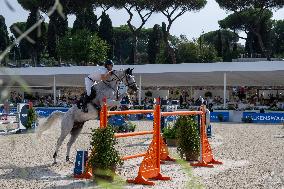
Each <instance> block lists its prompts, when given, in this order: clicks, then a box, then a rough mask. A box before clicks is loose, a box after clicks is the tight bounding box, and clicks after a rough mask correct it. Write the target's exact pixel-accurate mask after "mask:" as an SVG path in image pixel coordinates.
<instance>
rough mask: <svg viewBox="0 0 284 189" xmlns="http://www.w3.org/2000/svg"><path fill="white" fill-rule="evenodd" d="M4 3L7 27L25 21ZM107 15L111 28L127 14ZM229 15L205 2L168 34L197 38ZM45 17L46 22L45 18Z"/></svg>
mask: <svg viewBox="0 0 284 189" xmlns="http://www.w3.org/2000/svg"><path fill="white" fill-rule="evenodd" d="M6 1H8V2H9V3H10V5H11V6H12V7H13V9H14V11H12V10H10V9H9V8H8V7H7V5H6V4H5V0H0V15H3V16H4V17H5V19H6V25H7V26H8V27H10V25H12V24H13V23H15V22H22V21H26V20H27V18H28V12H27V11H25V10H24V9H23V8H22V7H21V6H20V5H19V4H18V2H17V0H6ZM107 13H108V14H109V15H110V18H111V20H112V24H113V26H120V25H124V24H126V21H127V20H128V14H127V13H126V12H125V11H124V10H109V11H108V12H107ZM95 14H97V15H100V14H101V11H100V10H99V9H98V10H96V12H95ZM229 14H230V12H226V11H224V10H222V9H220V8H219V5H218V4H217V3H216V2H215V0H207V4H206V6H205V7H204V8H203V9H201V10H200V11H198V12H187V13H185V14H184V15H183V16H181V17H180V18H178V19H177V20H176V21H175V22H174V24H173V25H172V28H171V31H170V33H171V34H172V35H176V36H180V35H186V36H187V38H188V39H192V38H198V37H199V36H200V35H201V34H202V32H203V31H204V32H205V33H206V32H209V31H213V30H217V29H219V25H218V21H219V20H222V19H223V18H225V17H226V16H227V15H229ZM45 17H46V21H47V22H48V18H47V16H45ZM75 18H76V17H75V16H74V15H70V16H68V24H69V26H70V27H72V25H73V22H74V20H75ZM273 19H276V20H280V19H284V8H282V9H280V10H278V11H276V12H274V15H273ZM163 21H166V19H165V17H164V16H163V15H162V14H153V15H152V16H151V17H150V19H149V21H148V22H147V23H146V25H145V27H146V28H152V27H153V26H154V25H155V24H161V23H162V22H163ZM133 24H134V25H135V26H138V25H140V22H139V19H137V18H136V19H135V20H134V22H133ZM241 35H244V34H241ZM240 42H241V43H242V44H243V43H244V41H240Z"/></svg>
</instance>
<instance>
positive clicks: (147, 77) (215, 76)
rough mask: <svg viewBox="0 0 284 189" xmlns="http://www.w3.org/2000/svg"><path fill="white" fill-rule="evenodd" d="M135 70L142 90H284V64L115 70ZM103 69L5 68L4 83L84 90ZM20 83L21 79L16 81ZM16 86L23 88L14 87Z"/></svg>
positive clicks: (153, 66)
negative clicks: (87, 79) (88, 80)
mask: <svg viewBox="0 0 284 189" xmlns="http://www.w3.org/2000/svg"><path fill="white" fill-rule="evenodd" d="M128 67H130V68H134V74H135V76H136V81H137V82H139V81H138V80H139V76H140V75H141V76H142V86H223V84H224V73H227V74H226V75H227V86H242V85H246V86H283V85H284V61H271V62H270V61H263V62H221V63H183V64H146V65H115V66H114V69H121V68H128ZM99 68H100V67H99V66H74V67H28V68H1V69H0V80H2V83H3V85H9V81H11V77H12V78H13V76H16V77H18V76H19V77H20V78H21V79H23V80H25V81H26V82H27V84H28V85H29V86H53V79H54V78H53V77H54V76H56V86H83V85H84V82H83V78H84V77H85V76H86V75H88V74H90V73H92V72H94V71H95V70H97V69H99ZM16 80H18V78H16ZM13 85H15V86H17V85H19V84H13Z"/></svg>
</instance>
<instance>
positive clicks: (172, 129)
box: [163, 125, 177, 139]
mask: <svg viewBox="0 0 284 189" xmlns="http://www.w3.org/2000/svg"><path fill="white" fill-rule="evenodd" d="M163 137H164V138H165V139H176V138H177V126H176V125H173V126H172V125H168V126H167V127H165V128H164V129H163Z"/></svg>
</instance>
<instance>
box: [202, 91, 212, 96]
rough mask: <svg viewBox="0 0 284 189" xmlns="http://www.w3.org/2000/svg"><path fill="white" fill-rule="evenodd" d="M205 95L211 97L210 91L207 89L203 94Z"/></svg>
mask: <svg viewBox="0 0 284 189" xmlns="http://www.w3.org/2000/svg"><path fill="white" fill-rule="evenodd" d="M204 96H205V97H212V93H211V92H210V91H207V92H206V93H205V94H204Z"/></svg>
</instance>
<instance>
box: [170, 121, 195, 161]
mask: <svg viewBox="0 0 284 189" xmlns="http://www.w3.org/2000/svg"><path fill="white" fill-rule="evenodd" d="M175 126H176V127H177V139H178V141H177V150H178V152H179V155H180V157H181V158H184V157H186V159H187V160H189V159H188V158H190V157H192V156H195V157H198V154H199V148H200V146H199V143H200V136H199V132H198V125H197V120H196V119H195V116H180V117H179V118H178V119H177V121H176V124H175Z"/></svg>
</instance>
